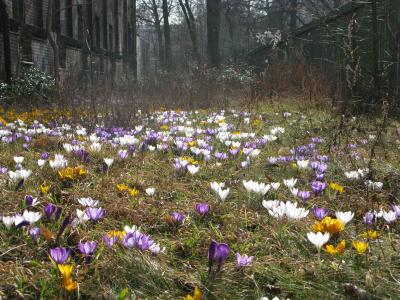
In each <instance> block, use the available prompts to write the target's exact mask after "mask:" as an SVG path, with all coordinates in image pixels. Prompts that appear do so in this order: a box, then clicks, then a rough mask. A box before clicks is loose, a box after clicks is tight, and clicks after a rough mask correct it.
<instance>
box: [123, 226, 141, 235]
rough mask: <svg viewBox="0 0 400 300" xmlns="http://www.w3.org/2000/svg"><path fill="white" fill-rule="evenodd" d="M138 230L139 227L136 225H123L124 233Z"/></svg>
mask: <svg viewBox="0 0 400 300" xmlns="http://www.w3.org/2000/svg"><path fill="white" fill-rule="evenodd" d="M139 230H140V227H138V226H136V225H132V226H128V225H125V226H124V231H125V232H126V233H133V232H139Z"/></svg>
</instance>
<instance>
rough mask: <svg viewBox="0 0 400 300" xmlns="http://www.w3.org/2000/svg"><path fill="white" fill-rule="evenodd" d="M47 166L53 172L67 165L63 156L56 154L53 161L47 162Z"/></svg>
mask: <svg viewBox="0 0 400 300" xmlns="http://www.w3.org/2000/svg"><path fill="white" fill-rule="evenodd" d="M49 164H50V167H51V168H52V169H53V170H55V171H57V170H59V169H62V168H65V167H66V166H67V165H68V161H67V160H66V159H65V157H64V155H62V154H56V155H55V157H54V159H53V160H50V161H49Z"/></svg>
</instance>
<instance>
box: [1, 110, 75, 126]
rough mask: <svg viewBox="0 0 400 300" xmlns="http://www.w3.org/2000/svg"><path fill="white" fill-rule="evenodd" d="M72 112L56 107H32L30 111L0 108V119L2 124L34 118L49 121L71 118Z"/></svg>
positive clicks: (28, 120)
mask: <svg viewBox="0 0 400 300" xmlns="http://www.w3.org/2000/svg"><path fill="white" fill-rule="evenodd" d="M71 116H72V112H71V111H68V110H57V109H34V110H31V111H27V112H23V113H17V112H16V111H15V110H7V111H5V110H4V109H0V121H2V122H3V124H5V123H7V121H8V122H14V121H16V120H21V121H24V122H25V123H28V124H30V123H32V122H33V121H34V120H38V121H41V122H49V121H52V120H55V119H58V118H60V117H63V118H71Z"/></svg>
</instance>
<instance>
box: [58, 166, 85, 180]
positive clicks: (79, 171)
mask: <svg viewBox="0 0 400 300" xmlns="http://www.w3.org/2000/svg"><path fill="white" fill-rule="evenodd" d="M85 174H86V170H85V169H84V168H83V167H81V166H78V167H75V168H71V167H67V168H65V169H62V170H60V171H58V176H59V177H60V179H61V180H71V181H73V180H75V179H77V178H79V177H82V176H84V175H85Z"/></svg>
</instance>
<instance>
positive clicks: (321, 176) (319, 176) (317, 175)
mask: <svg viewBox="0 0 400 300" xmlns="http://www.w3.org/2000/svg"><path fill="white" fill-rule="evenodd" d="M324 178H325V173H319V172H315V180H317V181H321V180H324Z"/></svg>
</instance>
